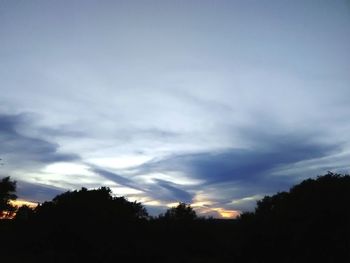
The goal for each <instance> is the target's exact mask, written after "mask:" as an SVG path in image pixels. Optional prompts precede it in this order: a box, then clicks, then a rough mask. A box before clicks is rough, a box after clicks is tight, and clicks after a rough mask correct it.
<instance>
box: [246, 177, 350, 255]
mask: <svg viewBox="0 0 350 263" xmlns="http://www.w3.org/2000/svg"><path fill="white" fill-rule="evenodd" d="M349 204H350V176H349V175H344V176H343V175H340V174H335V173H331V172H329V173H328V174H326V175H324V176H319V177H318V178H316V179H307V180H305V181H303V182H302V183H300V184H298V185H295V186H294V187H292V188H291V189H290V190H289V191H288V192H280V193H277V194H275V195H273V196H265V197H264V198H263V199H262V200H260V201H258V202H257V207H256V209H255V212H254V213H247V214H243V215H242V216H241V218H240V219H239V221H240V223H241V226H242V228H243V226H245V228H244V229H245V230H247V229H249V228H250V229H253V231H251V230H247V232H246V234H248V233H250V237H249V238H248V237H244V239H245V241H246V242H247V243H248V242H250V246H252V243H254V242H255V246H256V248H257V250H258V251H260V253H258V254H259V258H260V260H262V259H264V258H265V260H266V261H270V262H273V261H278V260H281V261H284V260H287V259H286V258H289V259H293V260H294V261H295V262H304V261H319V262H325V260H327V261H326V262H340V261H341V260H343V259H344V258H349V251H350V205H349ZM246 245H248V244H246ZM272 251H273V253H272ZM292 251H293V252H292ZM251 260H252V259H251ZM263 261H264V260H263Z"/></svg>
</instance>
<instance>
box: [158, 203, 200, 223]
mask: <svg viewBox="0 0 350 263" xmlns="http://www.w3.org/2000/svg"><path fill="white" fill-rule="evenodd" d="M161 217H162V218H164V219H166V220H174V221H192V220H194V219H196V218H197V214H196V211H194V210H193V208H192V207H191V205H189V204H186V203H181V202H180V203H179V204H178V205H177V206H176V207H172V208H169V209H168V210H167V211H166V212H165V214H164V215H163V216H161Z"/></svg>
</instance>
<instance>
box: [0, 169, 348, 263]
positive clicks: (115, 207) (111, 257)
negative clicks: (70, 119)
mask: <svg viewBox="0 0 350 263" xmlns="http://www.w3.org/2000/svg"><path fill="white" fill-rule="evenodd" d="M13 198H15V182H13V181H11V180H10V179H9V178H4V179H3V180H2V181H0V213H1V214H2V215H5V213H7V215H10V214H11V213H13V212H14V210H13V208H11V204H10V202H9V200H11V199H13ZM0 252H1V257H0V261H1V262H2V261H3V262H84V261H88V262H252V263H253V262H269V263H270V262H282V263H283V262H329V263H330V262H350V176H349V175H340V174H334V173H328V174H326V175H324V176H320V177H318V178H317V179H308V180H305V181H303V182H302V183H300V184H298V185H296V186H294V187H292V188H291V189H290V190H289V191H288V192H280V193H277V194H275V195H273V196H266V197H264V198H263V199H262V200H260V201H258V202H257V206H256V209H255V211H254V212H247V213H243V214H242V215H241V216H240V217H239V218H237V219H235V220H219V219H205V218H200V217H198V216H197V215H196V213H195V211H194V210H193V209H192V208H191V206H190V205H187V204H184V203H180V204H179V205H178V206H177V207H173V208H170V209H168V210H167V211H166V212H165V213H164V214H163V215H161V216H159V217H156V218H153V217H150V216H149V215H148V213H147V210H146V209H145V207H144V206H143V205H142V204H141V203H138V202H129V201H128V200H127V199H125V198H124V197H114V196H113V195H112V194H111V191H110V189H109V188H106V187H101V188H99V189H94V190H88V189H86V188H82V189H81V190H77V191H70V192H66V193H63V194H60V195H58V196H56V197H55V198H54V199H53V200H52V201H49V202H45V203H43V204H41V205H39V206H38V207H36V208H35V209H31V208H30V207H27V206H23V207H21V208H19V209H18V211H17V213H16V216H15V218H14V219H13V220H1V221H0Z"/></svg>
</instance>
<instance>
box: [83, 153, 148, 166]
mask: <svg viewBox="0 0 350 263" xmlns="http://www.w3.org/2000/svg"><path fill="white" fill-rule="evenodd" d="M151 159H152V157H149V156H145V155H125V156H118V157H103V158H92V159H89V160H88V161H89V162H90V163H92V164H95V165H98V166H101V167H105V168H111V169H126V168H130V167H134V166H138V165H141V164H144V163H146V162H148V161H150V160H151Z"/></svg>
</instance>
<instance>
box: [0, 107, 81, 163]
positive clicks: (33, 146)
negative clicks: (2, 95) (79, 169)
mask: <svg viewBox="0 0 350 263" xmlns="http://www.w3.org/2000/svg"><path fill="white" fill-rule="evenodd" d="M26 125H30V123H28V122H27V118H26V115H21V114H19V115H4V114H1V115H0V144H1V153H0V154H1V155H2V158H3V159H4V162H5V164H6V165H9V166H11V167H16V165H19V164H20V165H23V164H29V163H32V164H41V165H45V164H49V163H54V162H67V161H77V160H79V157H78V155H76V154H67V153H60V152H59V145H58V144H55V143H52V142H49V141H46V140H44V139H41V138H33V137H30V136H28V135H26V134H23V133H21V127H22V126H26Z"/></svg>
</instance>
